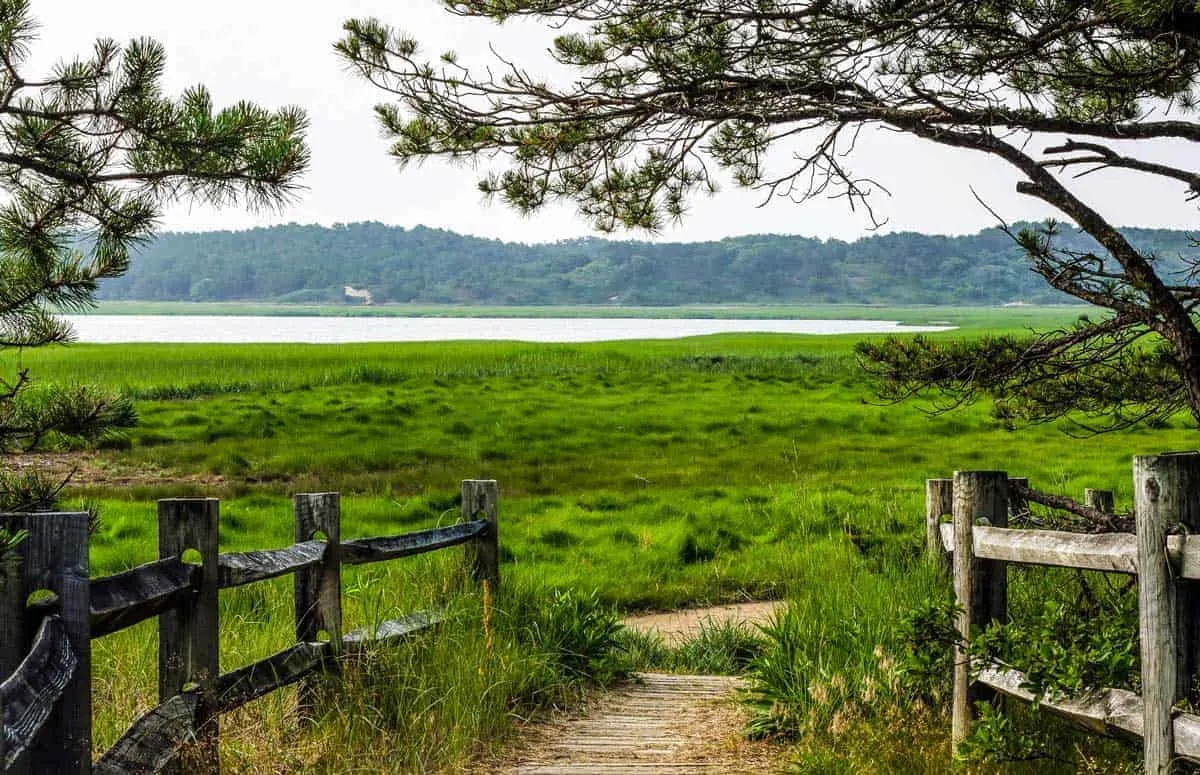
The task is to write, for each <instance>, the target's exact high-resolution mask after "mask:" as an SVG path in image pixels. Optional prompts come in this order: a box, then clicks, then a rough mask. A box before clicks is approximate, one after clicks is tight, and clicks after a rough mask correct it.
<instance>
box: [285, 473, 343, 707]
mask: <svg viewBox="0 0 1200 775" xmlns="http://www.w3.org/2000/svg"><path fill="white" fill-rule="evenodd" d="M293 511H294V515H295V520H296V543H302V542H304V541H311V540H313V539H314V538H316V537H317V535H318V534H324V538H325V554H324V555H323V556H322V557H321V562H320V564H318V565H316V566H314V567H312V568H307V569H305V570H300V571H297V572H296V576H295V593H296V640H297V641H298V642H300V643H310V642H314V641H316V640H318V639H320V638H321V633H322V632H324V635H325V637H326V638H328V640H329V644H330V648H331V649H333V652H334V653H335V654H336V653H337V652H338V651H339V650H340V648H341V645H342V557H341V548H340V545H341V540H342V507H341V496H340V495H339V494H338V493H336V492H318V493H301V494H299V495H296V496H295V497H294V498H293ZM324 682H325V678H324V677H323V676H317V677H315V678H306V679H304V680H303V681H302V682H301V683H300V690H299V697H298V698H297V703H296V706H297V710H298V711H299V714H300V718H301V719H307V720H312V719H313V718H315V715H316V713H317V709H318V706H319V704H320V702H321V695H322V687H323V685H324Z"/></svg>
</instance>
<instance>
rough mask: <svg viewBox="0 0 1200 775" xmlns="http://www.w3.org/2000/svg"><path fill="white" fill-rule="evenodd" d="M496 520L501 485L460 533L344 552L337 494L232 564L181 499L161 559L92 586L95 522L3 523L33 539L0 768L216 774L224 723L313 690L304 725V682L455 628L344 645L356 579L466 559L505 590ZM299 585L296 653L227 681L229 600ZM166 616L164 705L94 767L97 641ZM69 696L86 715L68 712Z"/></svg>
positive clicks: (7, 603) (3, 646)
mask: <svg viewBox="0 0 1200 775" xmlns="http://www.w3.org/2000/svg"><path fill="white" fill-rule="evenodd" d="M496 508H497V489H496V483H495V482H494V481H490V480H489V481H476V480H467V481H464V482H463V509H462V511H463V517H464V521H462V522H460V523H458V524H455V525H449V526H446V527H438V528H432V529H428V530H418V531H415V532H411V533H404V534H401V535H394V536H384V537H378V538H362V539H356V540H353V541H346V542H342V541H341V540H340V531H341V510H340V499H339V497H338V495H337V493H317V494H306V495H297V496H295V517H294V518H295V522H296V532H295V534H296V543H295V544H293V545H291V546H288V547H283V548H280V549H272V550H266V551H251V552H237V553H226V554H220V553H218V551H217V545H218V526H219V518H218V504H217V502H216V501H215V500H213V499H168V500H164V501H160V502H159V550H160V555H161V557H162V559H160V560H157V561H156V562H152V563H147V564H145V565H142V566H139V567H137V568H133V569H131V570H128V571H125V572H123V573H118V574H116V575H113V576H107V577H104V578H97V579H92V580H90V581H89V580H88V579H87V531H86V521H87V515H86V514H27V515H0V527H4V526H8V527H15V528H21V529H25V528H26V527H28V528H30V535H31V538H32V540H30V541H28V542H27V543H26V544H25V545H23V546H22V547H20V551H21V555H22V556H21V562H20V563H19V564H18V565H17V566H14V567H8V566H4V565H0V676H7V678H6V679H5V680H4V682H3V684H0V718H2V719H3V722H4V726H3V734H2V735H0V761H2V762H3V764H2V765H0V769H4V771H5V772H7V773H21V775H24V774H25V773H31V772H32V773H37V774H38V775H41V773H47V774H48V775H54V774H55V773H68V772H69V773H72V775H76V774H78V773H85V774H86V773H88V772H96V773H103V774H104V775H117V773H147V774H148V773H156V772H163V771H170V772H182V770H181V769H180V767H179V763H178V762H177V761H176V754H177V753H178V751H179V749H180V747H181V746H182V745H184V743H185V742H187V743H190V745H189V752H188V770H187V773H188V775H214V774H215V773H217V772H219V756H218V748H217V746H218V742H219V734H220V727H219V723H218V719H219V716H220V714H222V713H226V712H228V711H230V710H233V709H235V708H238V707H241V706H242V705H245V704H246V703H248V702H251V701H253V700H255V699H257V698H259V697H263V696H265V695H267V694H270V693H271V692H274V691H276V690H278V689H281V688H283V687H285V686H289V685H292V684H296V683H301V691H300V696H299V697H300V699H299V704H300V711H301V713H302V714H304V715H310V716H311V714H309V713H307V711H309V710H311V709H312V707H311V706H312V705H313V704H314V703H316V702H317V701H318V700H319V698H318V695H317V693H316V692H315V691H313V690H312V687H310V686H307V685H306V684H305V683H304V682H306V681H309V680H311V677H312V676H313V675H314V674H316V673H319V672H322V671H325V670H327V669H332V668H336V665H337V660H338V659H339V658H340V657H341V655H343V654H345V653H349V652H353V651H356V650H359V649H362V648H364V647H366V646H368V645H373V644H374V645H378V644H392V643H396V642H399V641H402V640H404V639H406V638H410V637H412V636H414V635H416V634H418V633H421V632H424V631H426V630H429V629H430V628H432V627H433V626H435V625H436V624H437V623H438V622H439V621H440V620H441V619H440V614H438V613H436V612H424V613H414V614H410V615H408V616H405V617H403V618H401V619H397V620H392V621H385V622H383V623H381V624H379V625H377V626H375V627H374V628H373V629H371V630H369V631H368V630H362V629H358V630H354V631H352V632H349V633H347V634H345V635H342V621H341V566H342V565H343V564H346V565H358V564H365V563H374V562H384V561H388V560H394V559H399V558H402V557H410V556H413V555H417V554H423V553H425V552H431V551H436V550H438V549H444V548H447V547H452V546H458V545H463V546H465V547H466V551H467V554H466V560H467V563H468V565H469V566H470V568H471V572H472V574H473V575H474V576H475V577H476V578H478V579H481V580H483V581H485V582H487V583H488V584H490V585H492V587H493V588H494V587H495V586H496V585H497V584H498V583H499V580H500V577H499V567H498V557H499V552H498V549H497V546H496V542H497V533H498V531H497V521H496ZM319 534H323V536H324V538H323V540H318V535H319ZM64 541H66V542H67V543H68V544H69V545H63V542H64ZM185 549H194V550H196V551H197V552H199V555H200V558H201V562H200V563H199V564H189V563H185V562H183V561H182V556H183V554H184V550H185ZM289 573H290V574H294V575H295V579H296V584H295V610H296V636H297V637H296V640H297V643H296V644H295V645H293V646H291V647H289V648H287V649H284V650H283V651H280V652H279V653H277V654H274V655H272V656H270V657H267V658H266V659H264V660H261V661H259V662H255V663H254V664H251V665H246V666H244V667H241V668H238V669H237V670H233V671H231V672H229V673H225V674H224V675H219V674H218V672H219V671H218V669H217V665H218V659H217V657H218V654H217V633H218V600H217V591H218V589H222V588H229V587H237V586H242V585H245V584H251V583H254V582H258V581H264V580H266V579H271V578H275V577H278V576H283V575H286V574H289ZM33 589H44V590H46V592H48V593H49V594H48V595H43V596H42V599H41V600H40V601H39V602H38V603H37V604H36V605H30V604H28V602H27V601H26V595H27V592H28V591H30V590H33ZM152 617H158V618H159V697H160V704H159V705H158V706H157V707H156V708H154V709H153V710H151V711H149V712H148V713H146V714H145V715H143V716H142V717H141V718H139V719H138V720H137V721H136V722H135V723H134V724H133V726H132V727H130V729H129V730H128V731H127V732H126V733H125V735H123V736H122V737H121V739H120V740H119V741H118V742H117V743H116V744H115V745H114V746H113V747H112V748H110V749H109V750H108V751H107V752H106V753H105V754H104V755H103V756H101V757H100V759H98V760H97V761H96V762H94V763H93V762H92V760H91V705H90V699H91V695H90V674H91V664H90V650H89V648H88V642H89V641H90V640H91V639H92V638H98V637H102V636H104V635H108V634H111V633H114V632H117V631H119V630H122V629H125V628H127V627H130V626H132V625H134V624H137V623H138V622H141V621H144V620H146V619H149V618H152ZM39 618H40V620H41V625H40V629H39V630H38V632H37V635H36V637H34V638H29V637H28V633H27V631H26V630H24V629H23V628H24V626H25V625H24V622H26V621H36V620H37V619H39ZM24 643H28V644H29V645H28V646H27V647H22V646H21V644H24ZM68 695H70V696H71V697H72V698H74V699H75V701H76V702H78V703H81V705H79V706H72V707H70V708H68V707H67V705H66V703H67V702H68V700H67V697H68ZM60 698H61V701H60ZM80 698H82V699H80ZM85 711H86V712H85ZM64 743H65V744H64Z"/></svg>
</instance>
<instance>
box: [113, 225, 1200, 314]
mask: <svg viewBox="0 0 1200 775" xmlns="http://www.w3.org/2000/svg"><path fill="white" fill-rule="evenodd" d="M1066 231H1067V236H1066V237H1065V238H1064V239H1065V242H1064V244H1069V245H1070V246H1072V247H1074V248H1076V249H1079V250H1087V249H1088V248H1089V244H1090V242H1089V240H1088V239H1087V238H1086V237H1085V236H1083V235H1079V234H1078V233H1076V232H1074V231H1073V230H1066ZM1127 233H1128V234H1129V235H1130V237H1131V239H1132V240H1133V241H1134V243H1135V244H1136V245H1137V246H1138V247H1139V248H1140V249H1142V250H1148V251H1153V252H1155V253H1156V254H1157V255H1159V256H1160V258H1161V260H1162V261H1164V262H1167V263H1171V264H1178V265H1179V267H1180V268H1182V267H1183V266H1184V263H1183V262H1182V261H1181V260H1180V257H1181V256H1186V255H1195V254H1196V253H1197V250H1196V249H1194V248H1193V247H1192V246H1191V243H1190V241H1189V238H1188V235H1187V234H1186V233H1184V232H1178V231H1168V230H1161V229H1131V230H1128V231H1127ZM351 290H352V291H357V292H361V291H367V292H369V294H370V298H371V299H372V300H373V302H374V303H377V304H378V303H386V302H414V303H455V304H622V305H626V304H628V305H667V304H687V303H734V302H745V303H826V302H830V303H836V302H842V303H871V304H999V303H1006V302H1017V301H1023V302H1030V303H1038V302H1062V301H1065V300H1067V297H1065V296H1064V295H1062V294H1060V293H1058V292H1056V291H1053V290H1051V289H1050V288H1049V287H1047V286H1046V284H1045V282H1044V281H1043V280H1042V279H1041V278H1039V277H1038V276H1036V275H1034V274H1033V273H1032V272H1031V271H1030V270H1029V268H1028V266H1027V265H1026V264H1025V263H1024V262H1023V261H1022V260H1021V257H1020V251H1019V250H1018V249H1017V248H1016V246H1015V245H1014V244H1013V242H1012V240H1011V239H1010V238H1009V237H1008V236H1007V235H1005V234H1004V233H1003V232H1001V231H999V230H998V229H987V230H984V231H981V232H979V233H978V234H973V235H970V236H964V237H946V236H932V235H926V234H915V233H898V234H885V235H879V236H873V237H866V238H863V239H860V240H857V241H855V242H843V241H841V240H819V239H810V238H806V237H797V236H781V235H760V236H750V237H732V238H729V239H724V240H721V241H719V242H700V243H651V242H637V241H612V240H604V239H597V238H586V239H575V240H567V241H562V242H557V243H552V244H539V245H523V244H517V243H506V242H500V241H498V240H489V239H480V238H478V237H468V236H463V235H461V234H456V233H454V232H450V231H443V230H440V229H428V228H425V227H421V226H418V227H417V228H414V229H404V228H401V227H398V226H385V225H383V224H379V223H355V224H348V225H337V226H334V227H332V228H327V227H323V226H300V225H294V224H293V225H288V226H277V227H272V228H260V229H252V230H249V231H239V232H202V233H193V234H182V233H168V234H163V235H161V236H159V237H158V238H157V239H155V240H154V241H153V242H152V243H150V244H148V245H146V246H144V247H143V248H142V249H140V251H139V252H138V253H137V255H136V256H135V257H134V260H133V263H132V266H131V268H130V270H129V272H128V274H126V275H125V276H123V277H119V278H115V279H112V280H107V281H105V282H104V284H103V285H102V287H101V289H100V294H99V296H100V298H102V299H136V300H144V301H150V300H158V301H166V300H173V301H174V300H193V301H234V300H245V301H279V302H305V303H315V302H326V303H328V302H343V301H344V302H346V303H362V299H361V298H357V299H356V298H351V297H350V296H347V293H349V292H350V291H351ZM360 296H361V294H360Z"/></svg>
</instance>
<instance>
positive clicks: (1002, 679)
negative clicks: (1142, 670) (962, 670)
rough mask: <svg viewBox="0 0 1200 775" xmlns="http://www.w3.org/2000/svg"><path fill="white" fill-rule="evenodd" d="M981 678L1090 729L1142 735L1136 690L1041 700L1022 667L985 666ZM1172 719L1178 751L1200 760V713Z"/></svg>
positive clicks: (1141, 708) (1140, 705) (1181, 714)
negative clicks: (1019, 668) (1026, 679)
mask: <svg viewBox="0 0 1200 775" xmlns="http://www.w3.org/2000/svg"><path fill="white" fill-rule="evenodd" d="M978 680H979V682H980V683H982V684H985V685H986V686H990V687H991V688H992V689H995V690H996V691H998V692H1001V693H1003V694H1006V695H1008V696H1009V697H1015V698H1017V699H1020V700H1024V701H1025V702H1031V703H1032V702H1036V703H1037V705H1038V707H1039V708H1043V709H1045V710H1047V711H1050V712H1051V713H1053V714H1055V715H1056V716H1060V717H1062V718H1065V719H1067V720H1068V721H1071V722H1072V723H1074V724H1076V725H1078V726H1080V727H1082V728H1083V729H1086V730H1088V731H1090V732H1095V733H1096V734H1102V735H1110V736H1112V735H1117V734H1122V735H1132V736H1134V737H1139V738H1140V737H1141V736H1142V732H1143V727H1142V721H1143V720H1142V710H1143V703H1142V698H1141V697H1139V696H1138V695H1136V694H1134V693H1133V692H1130V691H1126V690H1124V689H1098V690H1096V691H1092V692H1089V693H1087V694H1085V695H1083V696H1080V697H1069V698H1068V697H1064V698H1058V697H1055V698H1047V697H1043V698H1041V699H1040V700H1039V699H1038V698H1037V697H1036V696H1035V695H1034V694H1033V693H1032V692H1030V691H1029V690H1028V689H1025V688H1022V684H1024V683H1025V674H1024V673H1022V672H1021V671H1019V670H1002V669H999V668H994V667H986V668H983V669H982V670H980V671H979V678H978ZM1172 723H1173V726H1174V731H1175V755H1176V756H1178V757H1181V758H1185V759H1189V760H1191V761H1195V762H1200V716H1195V715H1192V714H1190V713H1176V715H1175V716H1174V719H1173V722H1172Z"/></svg>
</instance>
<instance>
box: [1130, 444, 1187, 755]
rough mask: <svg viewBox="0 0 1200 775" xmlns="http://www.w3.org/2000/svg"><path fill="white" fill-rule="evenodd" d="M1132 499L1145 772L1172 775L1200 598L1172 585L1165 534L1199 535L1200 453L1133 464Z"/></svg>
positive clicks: (1141, 458) (1142, 457) (1142, 458)
mask: <svg viewBox="0 0 1200 775" xmlns="http://www.w3.org/2000/svg"><path fill="white" fill-rule="evenodd" d="M1133 498H1134V514H1135V517H1134V518H1135V520H1136V532H1137V546H1138V610H1139V614H1138V619H1139V621H1138V624H1139V636H1140V638H1141V646H1142V699H1143V702H1144V705H1143V708H1144V717H1143V730H1144V740H1145V749H1144V755H1145V772H1146V773H1147V775H1167V774H1168V773H1170V772H1171V768H1172V765H1171V761H1172V759H1173V758H1174V755H1175V734H1174V728H1173V723H1174V722H1173V721H1172V708H1173V707H1174V705H1175V702H1176V701H1177V700H1179V699H1180V698H1182V697H1185V696H1187V693H1188V691H1189V689H1190V681H1191V677H1192V675H1194V674H1195V670H1196V646H1197V641H1196V625H1197V616H1196V611H1195V603H1196V602H1197V600H1196V595H1195V592H1194V591H1192V590H1188V589H1187V588H1183V587H1177V586H1176V584H1175V583H1174V581H1173V580H1172V575H1173V574H1172V569H1171V568H1170V567H1169V565H1168V559H1167V533H1168V532H1169V531H1171V530H1173V529H1175V528H1177V527H1179V526H1183V527H1185V528H1187V529H1188V530H1189V531H1191V532H1193V533H1194V532H1196V531H1197V529H1198V528H1200V454H1198V453H1183V454H1163V455H1140V456H1137V457H1134V459H1133Z"/></svg>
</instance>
